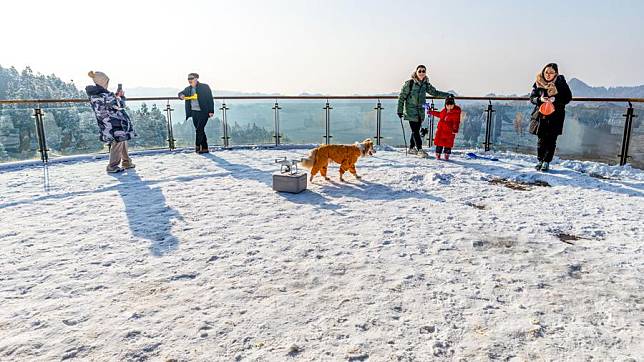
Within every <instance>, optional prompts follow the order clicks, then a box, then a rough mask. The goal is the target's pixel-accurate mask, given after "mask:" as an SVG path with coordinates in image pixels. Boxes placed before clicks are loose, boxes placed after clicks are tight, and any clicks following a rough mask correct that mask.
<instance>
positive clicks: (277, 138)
mask: <svg viewBox="0 0 644 362" xmlns="http://www.w3.org/2000/svg"><path fill="white" fill-rule="evenodd" d="M280 109H282V107H280V105H279V103H277V99H276V100H275V105H274V106H273V121H274V122H275V135H274V136H273V137H275V146H279V145H280V143H281V142H280V140H281V138H282V135H281V134H280Z"/></svg>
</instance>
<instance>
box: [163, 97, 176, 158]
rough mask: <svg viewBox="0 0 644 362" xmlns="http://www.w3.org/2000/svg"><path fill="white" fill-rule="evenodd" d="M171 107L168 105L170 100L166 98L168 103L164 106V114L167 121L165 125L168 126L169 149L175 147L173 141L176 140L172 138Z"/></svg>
mask: <svg viewBox="0 0 644 362" xmlns="http://www.w3.org/2000/svg"><path fill="white" fill-rule="evenodd" d="M172 111H174V109H172V107H170V100H169V99H168V104H167V105H166V107H165V116H166V119H167V121H168V124H167V127H168V139H167V141H168V148H169V149H170V150H174V149H175V148H176V145H175V142H176V141H177V140H175V139H174V130H173V128H172Z"/></svg>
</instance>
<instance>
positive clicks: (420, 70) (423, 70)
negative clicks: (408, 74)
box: [418, 69, 427, 73]
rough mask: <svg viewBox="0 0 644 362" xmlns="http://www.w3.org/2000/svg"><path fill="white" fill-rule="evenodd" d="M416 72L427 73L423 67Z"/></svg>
mask: <svg viewBox="0 0 644 362" xmlns="http://www.w3.org/2000/svg"><path fill="white" fill-rule="evenodd" d="M418 73H427V70H425V69H418Z"/></svg>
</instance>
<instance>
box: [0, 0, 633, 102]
mask: <svg viewBox="0 0 644 362" xmlns="http://www.w3.org/2000/svg"><path fill="white" fill-rule="evenodd" d="M0 9H1V10H0V11H2V13H1V15H0V34H2V38H1V39H2V40H1V41H0V65H2V66H3V67H8V66H11V65H13V66H16V67H17V68H19V69H22V68H23V67H24V66H25V65H30V66H31V67H32V68H33V69H34V70H36V71H40V72H42V73H46V74H49V73H55V74H57V75H58V76H60V77H61V78H63V79H64V80H70V79H73V80H74V81H75V83H76V84H77V85H79V86H84V85H85V84H89V83H90V82H91V81H90V79H89V78H88V77H87V72H88V71H89V70H102V71H104V72H106V73H107V74H108V75H109V76H110V78H111V79H112V83H111V86H113V87H115V86H116V83H117V82H121V83H124V85H125V86H126V87H128V86H129V87H134V86H150V87H175V88H179V87H183V86H185V85H186V83H187V82H186V75H187V73H188V72H191V71H196V72H198V73H200V74H201V80H202V81H203V82H205V83H209V84H210V85H211V86H214V87H215V88H217V89H226V90H237V91H244V92H252V91H260V92H279V93H282V94H299V93H300V92H303V91H311V92H322V93H329V94H341V95H343V94H354V93H360V94H368V93H374V92H390V91H396V90H399V89H400V86H401V84H402V83H403V82H404V81H405V80H406V79H408V77H409V74H410V73H411V71H412V70H413V69H414V68H415V66H416V65H417V64H419V63H423V64H426V65H428V67H429V70H430V79H431V81H432V83H433V84H434V85H435V86H436V87H437V88H439V89H445V90H448V89H454V90H456V91H458V92H459V94H461V95H482V94H487V93H489V92H495V93H497V94H511V93H518V94H523V93H526V92H527V91H528V90H529V88H530V86H531V85H532V82H533V78H534V74H536V72H537V71H538V70H540V69H541V67H542V66H543V64H545V63H547V62H550V61H554V62H557V63H559V68H560V71H561V73H563V74H565V75H566V76H567V77H568V78H572V77H578V78H580V79H582V80H584V81H586V82H587V83H589V84H591V85H607V86H615V85H638V84H644V66H643V65H644V40H643V38H644V21H642V17H643V16H644V1H639V0H632V1H627V0H624V1H576V0H575V1H540V2H537V1H521V2H520V4H519V1H509V0H508V1H493V0H490V1H458V0H450V1H445V0H442V1H427V0H426V1H393V0H391V1H380V0H376V1H374V0H372V1H367V0H364V1H357V0H356V1H351V0H345V1H341V0H326V1H305V0H302V1H286V0H270V1H267V0H264V1H259V0H239V1H201V0H191V1H142V0H130V1H122V0H111V1H65V0H59V1H49V0H48V1H25V0H23V1H9V2H3V4H2V6H1V7H0Z"/></svg>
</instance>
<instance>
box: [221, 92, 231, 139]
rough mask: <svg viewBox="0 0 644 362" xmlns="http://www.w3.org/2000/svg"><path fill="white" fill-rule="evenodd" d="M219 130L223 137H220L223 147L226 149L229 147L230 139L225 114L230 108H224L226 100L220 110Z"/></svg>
mask: <svg viewBox="0 0 644 362" xmlns="http://www.w3.org/2000/svg"><path fill="white" fill-rule="evenodd" d="M219 109H220V110H221V128H222V131H223V133H224V136H223V137H221V139H222V140H224V147H226V148H228V147H229V146H230V142H229V140H230V137H229V136H228V116H227V114H226V113H227V112H226V111H228V110H229V109H230V108H228V107H227V106H226V100H224V101H223V103H222V105H221V108H219Z"/></svg>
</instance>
